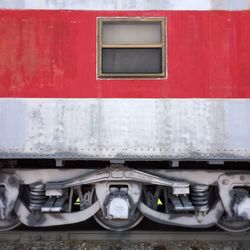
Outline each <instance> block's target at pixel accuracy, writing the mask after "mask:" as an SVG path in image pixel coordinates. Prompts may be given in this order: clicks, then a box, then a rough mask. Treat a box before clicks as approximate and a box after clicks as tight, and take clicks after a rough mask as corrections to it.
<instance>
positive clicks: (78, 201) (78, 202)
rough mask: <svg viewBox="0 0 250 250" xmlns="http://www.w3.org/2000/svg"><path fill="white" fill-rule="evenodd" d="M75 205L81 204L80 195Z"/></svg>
mask: <svg viewBox="0 0 250 250" xmlns="http://www.w3.org/2000/svg"><path fill="white" fill-rule="evenodd" d="M74 205H80V198H79V197H78V198H77V200H76V201H75V203H74Z"/></svg>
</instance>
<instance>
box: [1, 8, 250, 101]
mask: <svg viewBox="0 0 250 250" xmlns="http://www.w3.org/2000/svg"><path fill="white" fill-rule="evenodd" d="M103 16H111V17H113V16H144V17H151V16H160V17H162V16H165V17H167V43H168V56H167V61H168V66H167V71H168V78H167V79H158V80H152V79H151V80H132V79H131V80H97V79H96V18H97V17H103ZM0 97H56V98H57V97H58V98H59V97H66V98H75V97H77V98H80V97H82V98H88V97H93V98H96V97H107V98H111V97H112V98H115V97H117V98H133V97H134V98H143V97H144V98H167V97H169V98H172V97H181V98H196V97H200V98H217V97H218V98H250V11H242V12H226V11H136V12H112V11H105V12H100V11H47V10H43V11H37V10H36V11H34V10H32V11H31V10H25V11H9V10H2V11H0Z"/></svg>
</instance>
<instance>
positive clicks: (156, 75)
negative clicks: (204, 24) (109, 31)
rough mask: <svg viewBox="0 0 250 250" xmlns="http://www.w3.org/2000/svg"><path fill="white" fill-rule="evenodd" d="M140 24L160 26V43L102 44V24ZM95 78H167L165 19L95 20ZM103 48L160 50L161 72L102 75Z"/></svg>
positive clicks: (106, 18)
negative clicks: (149, 23)
mask: <svg viewBox="0 0 250 250" xmlns="http://www.w3.org/2000/svg"><path fill="white" fill-rule="evenodd" d="M129 22H131V23H133V22H134V23H141V22H145V23H148V22H156V23H160V25H161V43H160V44H129V45H126V44H103V39H102V38H103V28H102V27H103V24H104V23H129ZM97 25H98V29H97V40H98V41H97V47H98V48H97V52H98V55H97V57H98V58H97V62H98V63H97V77H98V78H100V79H126V78H128V79H131V78H133V79H136V78H140V79H143V78H145V79H150V78H154V79H157V78H160V79H162V78H166V77H167V54H166V51H167V50H166V47H167V44H166V40H167V31H166V18H165V17H152V18H151V17H146V18H144V17H139V18H138V17H132V18H131V17H99V18H98V19H97ZM103 48H111V49H112V48H114V49H115V48H131V49H132V48H138V49H139V48H142V49H146V48H149V49H153V48H161V50H162V53H161V64H162V71H161V73H140V74H138V73H134V74H133V73H125V74H124V73H103V72H102V50H103Z"/></svg>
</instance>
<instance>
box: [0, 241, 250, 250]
mask: <svg viewBox="0 0 250 250" xmlns="http://www.w3.org/2000/svg"><path fill="white" fill-rule="evenodd" d="M249 243H250V241H249V242H233V241H229V242H205V241H166V242H164V241H161V242H138V243H136V242H132V241H127V240H121V241H61V242H59V241H58V242H42V241H40V242H32V243H28V244H23V243H20V242H19V241H13V242H9V241H1V242H0V249H1V250H2V249H3V250H24V249H28V250H56V249H60V250H78V249H79V250H88V249H93V250H122V249H128V250H144V249H145V250H146V249H147V250H168V249H169V250H249V249H250V244H249Z"/></svg>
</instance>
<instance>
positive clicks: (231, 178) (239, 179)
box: [218, 173, 250, 217]
mask: <svg viewBox="0 0 250 250" xmlns="http://www.w3.org/2000/svg"><path fill="white" fill-rule="evenodd" d="M218 186H219V195H220V198H221V201H222V203H223V206H224V208H225V211H226V212H227V215H228V216H229V217H233V196H232V193H233V188H234V187H236V186H247V187H249V186H250V174H245V173H242V174H224V175H221V176H220V177H219V179H218Z"/></svg>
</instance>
